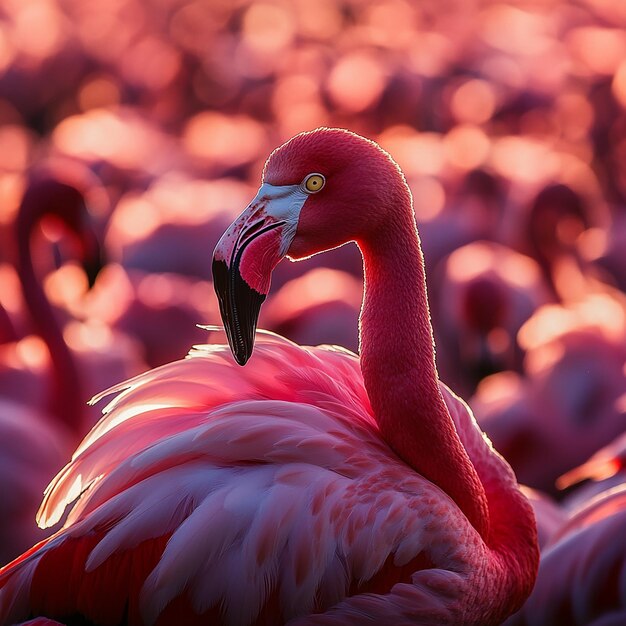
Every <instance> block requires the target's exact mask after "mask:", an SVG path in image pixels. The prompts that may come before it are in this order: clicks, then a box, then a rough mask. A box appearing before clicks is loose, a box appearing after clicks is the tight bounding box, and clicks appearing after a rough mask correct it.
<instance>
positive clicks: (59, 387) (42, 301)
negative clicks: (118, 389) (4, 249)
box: [16, 207, 84, 434]
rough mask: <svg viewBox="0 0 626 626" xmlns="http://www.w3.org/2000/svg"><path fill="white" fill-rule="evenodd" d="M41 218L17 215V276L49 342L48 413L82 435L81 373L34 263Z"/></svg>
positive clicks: (23, 213)
mask: <svg viewBox="0 0 626 626" xmlns="http://www.w3.org/2000/svg"><path fill="white" fill-rule="evenodd" d="M24 208H25V207H22V209H24ZM39 217H41V216H36V215H33V214H32V213H30V212H28V211H26V210H22V211H21V212H20V213H19V214H18V218H17V224H16V235H17V246H18V273H19V276H20V282H21V284H22V291H23V294H24V300H25V302H26V306H27V307H28V310H29V312H30V316H31V319H32V323H33V327H34V329H35V331H36V332H37V333H38V334H39V335H40V336H41V338H42V339H43V340H44V342H45V343H46V345H47V347H48V351H49V353H50V359H51V362H52V371H51V373H50V377H51V380H50V390H49V393H48V397H49V400H48V404H49V406H48V410H49V411H50V413H51V414H53V415H55V416H56V417H57V419H58V420H59V422H61V423H63V424H65V425H66V426H67V427H68V428H69V429H70V430H71V431H72V432H74V433H77V434H81V421H82V416H83V414H84V406H83V402H84V399H83V397H82V394H81V392H80V390H81V385H80V380H79V376H78V371H77V369H76V364H75V362H74V359H73V357H72V355H71V353H70V350H69V348H68V347H67V344H66V343H65V340H64V339H63V334H62V332H61V328H60V326H59V323H58V321H57V319H56V317H55V313H54V311H53V309H52V307H51V306H50V303H49V302H48V299H47V297H46V295H45V293H44V291H43V288H42V286H41V284H40V282H39V280H38V279H37V276H36V273H35V268H34V267H33V262H32V256H31V250H30V247H31V236H32V232H33V228H34V226H35V224H36V222H37V219H38V218H39Z"/></svg>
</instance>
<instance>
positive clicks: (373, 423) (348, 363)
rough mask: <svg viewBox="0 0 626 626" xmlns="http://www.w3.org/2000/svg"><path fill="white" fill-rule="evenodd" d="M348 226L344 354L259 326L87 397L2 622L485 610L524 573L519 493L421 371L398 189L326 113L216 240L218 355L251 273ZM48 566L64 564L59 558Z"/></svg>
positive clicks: (252, 283)
mask: <svg viewBox="0 0 626 626" xmlns="http://www.w3.org/2000/svg"><path fill="white" fill-rule="evenodd" d="M350 240H356V241H357V242H358V244H359V247H360V249H361V251H362V253H363V257H364V262H365V275H366V281H365V295H364V302H363V309H362V313H361V320H360V322H361V359H360V361H359V359H358V358H357V357H356V356H355V355H353V354H352V353H349V352H348V351H345V350H341V349H332V348H301V347H299V346H297V345H295V344H292V343H291V342H289V341H287V340H285V339H282V338H280V337H279V336H277V335H272V334H268V335H260V336H259V338H258V342H257V344H258V345H257V350H256V352H255V355H254V357H253V359H252V360H251V362H250V364H249V365H248V366H247V367H245V368H243V369H238V368H237V367H236V366H235V365H234V364H233V362H232V360H231V359H230V358H229V355H228V348H227V347H226V346H216V345H209V346H205V347H203V348H199V349H197V350H195V351H193V352H192V353H191V354H190V358H188V359H186V360H183V361H178V362H174V363H171V364H169V365H165V366H163V367H161V368H158V369H156V370H152V371H150V372H148V373H146V374H143V375H140V376H139V377H136V378H135V379H133V380H130V381H127V382H125V383H122V384H121V385H118V386H116V387H114V388H113V389H111V390H109V392H106V393H117V394H118V395H117V396H116V398H115V399H113V401H112V402H111V403H110V404H109V405H108V407H107V408H106V409H105V413H106V415H105V417H104V418H103V420H102V421H101V422H100V423H99V424H98V425H97V426H96V427H95V428H94V429H93V430H92V432H91V433H90V434H89V435H88V436H87V438H86V439H85V440H84V441H83V443H82V444H81V445H80V446H79V448H78V450H77V451H76V453H75V455H74V457H73V460H72V461H71V462H70V463H69V464H68V465H67V466H66V467H65V469H64V470H62V471H61V472H60V473H59V475H58V476H57V477H56V478H55V480H54V481H53V483H52V485H51V486H50V487H49V489H48V490H47V492H46V497H45V500H44V503H43V505H42V508H41V510H40V515H39V521H40V523H41V524H43V525H46V524H50V523H54V522H55V521H56V520H57V519H58V518H59V516H60V515H61V514H62V511H63V510H64V508H65V506H66V505H67V504H69V503H70V502H72V501H73V500H74V499H75V498H76V497H77V496H79V495H80V498H79V500H78V501H77V503H76V504H75V506H74V508H73V509H72V510H71V512H70V513H69V516H68V518H67V521H66V524H65V526H64V528H63V529H62V530H61V531H59V532H58V533H57V534H55V535H54V536H53V537H51V538H50V539H49V540H47V541H45V542H42V543H41V544H39V545H37V546H35V547H34V548H33V549H32V550H31V551H29V552H27V553H25V554H24V555H23V556H22V557H20V558H19V559H17V560H16V561H14V562H13V563H12V564H10V565H8V566H7V567H5V568H4V569H3V570H0V621H2V622H4V623H14V622H17V621H20V620H25V619H28V618H29V617H33V616H46V617H50V618H55V619H59V620H61V621H63V620H64V619H65V618H68V617H70V616H71V617H72V618H73V619H74V618H76V617H77V616H79V615H80V616H82V618H83V619H86V620H87V621H91V622H95V623H106V624H110V623H120V622H121V621H124V622H126V623H129V624H160V625H163V624H180V623H185V624H201V623H202V624H206V623H222V624H278V623H284V622H287V621H289V623H290V624H342V625H345V624H362V623H363V621H364V620H368V621H371V622H372V623H378V624H468V625H469V624H475V625H478V624H481V625H489V624H492V625H494V626H495V625H496V624H499V623H500V622H501V621H502V620H503V619H504V618H505V617H506V616H508V615H509V614H510V613H512V612H513V611H515V610H516V609H517V608H518V607H519V606H520V605H521V604H522V602H523V601H524V599H525V597H526V596H527V595H528V593H529V592H530V589H531V588H532V584H533V580H534V577H535V573H536V568H537V563H538V549H537V537H536V529H535V524H534V520H533V514H532V509H531V508H530V506H529V504H528V501H527V500H526V498H525V497H524V496H523V495H522V494H521V492H520V491H519V489H518V486H517V482H516V480H515V476H514V474H513V472H512V471H511V469H510V468H509V466H508V465H507V464H506V462H505V461H504V460H503V459H502V458H501V457H500V456H499V455H498V454H497V453H495V452H494V450H493V449H492V447H491V446H490V444H489V442H488V441H487V440H486V439H485V438H484V436H483V434H482V432H481V431H480V430H479V429H478V428H477V426H476V423H475V421H474V419H473V417H472V414H471V411H470V410H469V409H468V407H467V405H466V404H465V403H463V401H462V400H460V399H459V398H458V397H456V396H455V395H454V394H452V392H450V390H449V389H448V388H447V387H445V386H444V385H442V384H441V383H440V382H439V380H438V376H437V372H436V368H435V359H434V352H433V338H432V329H431V325H430V320H429V314H428V304H427V297H426V287H425V279H424V266H423V258H422V255H421V251H420V244H419V238H418V236H417V231H416V227H415V219H414V213H413V208H412V201H411V195H410V191H409V189H408V186H407V184H406V182H405V180H404V177H403V175H402V173H401V172H400V170H399V168H398V166H397V165H396V164H395V162H394V161H393V160H392V159H391V157H390V156H389V155H388V154H387V153H385V152H384V151H382V150H381V149H380V148H379V147H378V146H377V145H376V144H375V143H373V142H371V141H368V140H366V139H363V138H361V137H359V136H357V135H354V134H352V133H350V132H348V131H343V130H338V129H318V130H317V131H313V132H310V133H303V134H301V135H297V136H296V137H294V138H293V139H292V140H290V141H288V142H287V143H286V144H285V145H283V146H282V147H280V148H278V149H277V150H276V151H274V152H273V153H272V155H271V156H270V158H269V159H268V161H267V163H266V167H265V170H264V182H263V184H262V186H261V188H260V190H259V193H258V195H257V197H256V198H255V199H254V200H253V201H252V203H251V204H250V205H249V206H248V208H247V209H246V210H245V211H244V212H243V213H242V215H241V216H240V217H239V218H238V219H237V220H236V221H235V222H234V223H233V224H232V225H231V226H230V228H229V229H228V230H227V231H226V233H225V234H224V235H223V237H222V239H221V240H220V242H219V243H218V245H217V248H216V250H215V253H214V261H213V269H214V276H215V285H216V291H217V293H218V296H219V300H220V306H221V312H222V315H223V318H224V321H225V324H226V331H227V336H228V338H229V342H230V346H231V350H232V353H233V354H234V356H235V359H236V361H237V362H238V363H240V364H244V363H246V362H247V361H248V359H249V357H250V356H251V353H252V348H253V341H254V338H255V332H254V331H255V325H256V320H257V316H258V312H259V308H260V305H261V303H262V301H263V300H264V298H265V295H266V293H267V290H268V288H269V282H270V276H271V271H272V269H273V267H274V266H275V265H276V264H277V262H278V261H279V260H280V259H281V258H282V257H283V256H285V255H286V254H287V253H288V254H289V255H290V256H291V257H294V258H302V257H306V256H309V255H311V254H315V253H317V252H321V251H324V250H326V249H329V248H333V247H335V246H337V245H340V244H342V243H344V242H346V241H350ZM60 572H63V574H62V575H60Z"/></svg>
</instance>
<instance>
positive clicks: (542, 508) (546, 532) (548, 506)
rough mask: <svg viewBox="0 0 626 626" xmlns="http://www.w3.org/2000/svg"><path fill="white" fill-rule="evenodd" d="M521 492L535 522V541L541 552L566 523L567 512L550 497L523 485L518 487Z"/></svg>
mask: <svg viewBox="0 0 626 626" xmlns="http://www.w3.org/2000/svg"><path fill="white" fill-rule="evenodd" d="M520 490H521V492H522V493H523V494H524V495H525V496H526V497H527V498H528V501H529V502H530V504H531V506H532V507H533V511H534V512H535V520H536V522H537V540H538V542H539V548H540V549H541V550H542V551H543V549H544V548H545V546H546V545H548V544H549V543H550V541H551V539H552V537H554V536H555V535H556V533H557V532H558V531H559V530H560V529H561V528H562V527H563V525H564V524H565V523H566V522H567V510H566V509H565V508H563V507H562V506H561V505H560V504H559V503H557V502H556V501H555V500H553V499H552V498H551V497H550V496H548V495H546V494H545V493H542V492H541V491H537V490H536V489H531V488H530V487H526V486H525V485H520Z"/></svg>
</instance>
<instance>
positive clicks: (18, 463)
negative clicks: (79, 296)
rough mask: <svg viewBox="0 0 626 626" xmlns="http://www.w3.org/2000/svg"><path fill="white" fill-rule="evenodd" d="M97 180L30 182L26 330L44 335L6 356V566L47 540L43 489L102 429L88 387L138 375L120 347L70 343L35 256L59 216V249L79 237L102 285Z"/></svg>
mask: <svg viewBox="0 0 626 626" xmlns="http://www.w3.org/2000/svg"><path fill="white" fill-rule="evenodd" d="M90 182H91V181H90V177H89V175H88V173H87V172H85V171H84V170H83V169H82V168H80V167H74V166H72V165H71V164H68V163H63V165H61V164H60V163H51V164H50V165H49V166H48V167H46V168H39V169H37V170H35V171H33V172H32V173H31V174H30V177H29V180H28V186H27V188H26V191H25V193H24V196H23V199H22V202H21V206H20V209H19V211H18V214H17V218H16V223H15V241H16V247H17V268H18V274H19V279H20V282H21V286H22V291H23V298H24V303H25V306H26V308H27V315H28V319H25V320H21V322H22V326H23V327H24V328H27V329H32V330H34V331H35V332H36V333H37V335H38V337H33V336H27V337H24V338H21V339H19V340H16V341H14V342H10V343H5V344H4V345H3V346H2V347H1V349H0V358H1V359H2V361H1V366H0V387H1V388H2V392H3V399H2V401H1V402H0V430H2V435H3V436H2V437H1V438H0V448H1V450H0V483H2V484H1V486H2V493H3V506H4V507H5V508H4V509H3V511H4V513H6V515H2V516H0V519H1V520H2V523H1V524H0V559H2V560H3V561H7V560H9V559H10V558H13V557H15V556H16V555H17V554H19V553H20V552H21V551H23V550H24V549H25V548H26V547H27V546H28V545H32V543H33V541H36V540H38V539H41V538H42V537H44V536H45V533H43V532H41V530H40V529H38V528H37V526H36V525H35V523H34V522H35V513H36V511H37V507H38V502H39V500H40V499H41V494H42V492H43V489H44V487H45V486H46V484H47V482H48V481H49V479H50V477H51V476H52V475H53V474H54V473H55V472H56V471H58V470H59V468H60V467H61V466H62V464H63V460H64V459H65V458H66V457H67V455H68V453H69V452H70V451H71V449H72V447H73V446H74V445H75V444H76V442H77V441H78V440H79V439H80V438H81V437H82V435H83V434H84V433H85V432H86V431H87V430H88V428H89V427H90V426H91V425H92V424H93V423H94V422H95V419H94V417H93V415H94V411H93V409H90V408H89V407H87V405H86V401H87V399H88V398H89V395H88V394H89V386H85V383H86V382H87V384H88V385H89V384H91V385H95V386H98V387H100V388H101V386H102V385H103V384H106V383H108V384H110V383H111V382H113V381H115V380H119V378H118V377H122V376H124V374H127V375H128V374H130V373H132V372H135V373H136V372H137V371H139V370H138V369H132V367H131V368H129V367H127V366H128V359H127V358H126V357H127V353H126V354H124V351H123V349H122V348H121V347H120V348H119V350H120V352H119V353H118V354H116V355H113V354H112V352H111V350H110V349H109V350H107V351H106V354H105V353H104V352H103V351H102V350H97V349H96V348H97V347H98V346H97V345H94V343H93V341H87V342H86V341H85V340H84V339H83V340H81V338H80V337H76V332H78V333H79V334H80V333H83V332H84V331H83V329H82V328H81V326H80V325H79V324H78V323H77V322H72V323H71V324H70V325H69V326H68V327H66V334H65V336H64V335H63V327H64V322H66V321H67V320H68V319H69V318H70V315H69V314H68V312H66V311H62V310H59V309H53V307H52V306H51V304H50V302H49V300H48V298H47V296H46V293H45V292H44V290H43V288H42V285H41V279H40V277H39V276H38V274H37V269H41V268H36V267H35V264H36V263H38V264H40V265H45V261H46V258H45V255H42V254H39V253H35V254H32V252H33V249H35V248H36V249H38V250H40V249H41V246H39V245H38V244H37V243H36V238H37V226H38V225H39V224H40V222H41V221H42V220H44V219H45V218H53V219H56V220H58V222H59V226H60V227H61V228H62V231H63V235H64V237H65V239H64V240H63V241H62V240H59V243H66V240H67V239H68V238H69V239H72V241H71V242H70V243H71V244H72V245H73V248H74V252H73V253H72V252H69V253H68V255H69V256H76V257H77V258H79V259H81V260H82V261H84V262H85V263H86V268H87V272H88V273H89V275H90V276H91V277H92V278H93V277H94V275H95V272H96V271H97V269H98V266H99V263H100V248H99V246H98V242H97V237H96V235H95V232H94V231H93V229H92V227H91V226H90V224H89V222H88V213H87V209H86V206H85V202H86V197H90V196H93V194H91V193H90V192H89V186H88V185H89V183H90ZM48 247H50V244H49V246H48ZM42 256H43V258H42ZM76 339H78V341H77V340H76ZM68 342H69V343H70V345H74V348H75V349H74V351H72V350H70V346H69V345H68ZM86 346H87V350H86V349H85V348H86ZM101 347H102V346H100V348H101ZM107 356H108V359H107ZM94 359H95V361H94ZM90 361H91V365H90V364H89V362H90ZM125 368H126V369H125ZM94 372H97V375H95V374H94ZM93 391H94V390H93V388H92V393H93Z"/></svg>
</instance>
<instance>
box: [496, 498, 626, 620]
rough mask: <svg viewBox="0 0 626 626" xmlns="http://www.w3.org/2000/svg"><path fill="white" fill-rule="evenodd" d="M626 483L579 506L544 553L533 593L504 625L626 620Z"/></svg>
mask: <svg viewBox="0 0 626 626" xmlns="http://www.w3.org/2000/svg"><path fill="white" fill-rule="evenodd" d="M625 524H626V487H624V486H622V487H621V488H617V489H615V490H612V491H609V492H607V494H605V495H604V497H601V498H598V499H595V500H592V501H591V502H590V503H589V504H588V505H587V506H586V507H584V508H583V509H581V510H580V511H578V512H577V513H576V514H575V515H574V516H573V517H572V518H571V519H570V520H569V521H568V522H567V523H566V524H565V525H564V526H563V527H562V528H561V530H560V531H559V532H558V533H557V535H556V536H555V537H554V538H553V540H552V542H551V544H550V546H549V547H548V548H547V549H546V550H545V551H544V552H543V554H542V558H541V565H540V567H539V574H538V576H537V582H536V584H535V588H534V590H533V592H532V595H531V596H530V598H529V599H528V601H527V602H526V604H525V605H524V606H523V608H522V609H521V610H520V611H519V613H517V614H515V615H514V616H513V617H511V618H510V619H508V620H507V621H506V622H505V624H506V626H553V625H554V624H575V625H576V626H621V625H622V624H624V623H626V596H625V594H624V580H625V578H624V574H625V568H626V541H625V535H624V525H625Z"/></svg>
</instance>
